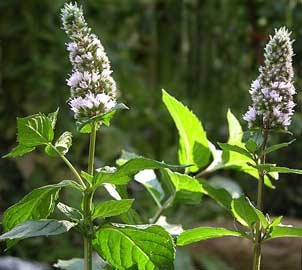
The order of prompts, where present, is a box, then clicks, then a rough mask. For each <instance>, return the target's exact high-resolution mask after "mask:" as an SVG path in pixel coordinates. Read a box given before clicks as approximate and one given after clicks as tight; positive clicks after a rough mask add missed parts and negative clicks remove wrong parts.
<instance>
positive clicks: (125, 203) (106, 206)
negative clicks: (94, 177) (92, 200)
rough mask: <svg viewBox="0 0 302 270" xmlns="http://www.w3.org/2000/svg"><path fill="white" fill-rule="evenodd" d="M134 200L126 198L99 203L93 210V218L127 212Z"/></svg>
mask: <svg viewBox="0 0 302 270" xmlns="http://www.w3.org/2000/svg"><path fill="white" fill-rule="evenodd" d="M133 202H134V200H130V199H126V200H118V201H115V200H109V201H106V202H103V203H100V204H98V205H97V206H96V207H95V209H94V212H93V215H92V218H93V219H95V218H107V217H114V216H118V215H120V214H123V213H125V212H127V211H128V210H129V209H130V208H131V206H132V204H133Z"/></svg>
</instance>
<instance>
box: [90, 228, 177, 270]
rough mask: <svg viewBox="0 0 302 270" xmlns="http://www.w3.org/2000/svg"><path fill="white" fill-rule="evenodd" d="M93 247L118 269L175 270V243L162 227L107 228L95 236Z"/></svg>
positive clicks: (101, 229) (100, 230)
mask: <svg viewBox="0 0 302 270" xmlns="http://www.w3.org/2000/svg"><path fill="white" fill-rule="evenodd" d="M93 246H94V248H95V249H96V251H97V252H98V253H99V254H100V255H101V256H102V257H103V258H105V259H106V260H107V261H108V262H109V263H110V264H112V265H113V266H114V267H116V268H117V269H121V270H123V269H125V270H126V269H129V268H131V267H136V268H137V269H138V270H161V269H167V270H168V269H171V270H172V269H173V260H174V257H175V248H174V245H173V240H172V238H171V236H170V235H169V234H168V233H167V232H166V231H165V230H164V229H163V228H161V227H160V226H144V227H138V226H136V227H130V226H126V225H120V226H118V225H104V226H103V227H102V228H100V229H99V230H98V231H97V232H96V237H95V239H94V240H93Z"/></svg>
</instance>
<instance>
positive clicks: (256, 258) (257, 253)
mask: <svg viewBox="0 0 302 270" xmlns="http://www.w3.org/2000/svg"><path fill="white" fill-rule="evenodd" d="M267 140H268V131H267V130H264V140H263V144H262V147H261V150H262V151H261V152H262V155H261V157H260V164H265V159H266V154H265V150H266V146H267ZM258 173H259V180H258V191H257V208H258V209H259V210H260V211H261V212H262V210H263V197H264V194H263V193H264V172H263V169H258ZM261 242H262V235H261V223H260V221H258V222H257V224H256V236H255V241H254V250H253V270H260V265H261Z"/></svg>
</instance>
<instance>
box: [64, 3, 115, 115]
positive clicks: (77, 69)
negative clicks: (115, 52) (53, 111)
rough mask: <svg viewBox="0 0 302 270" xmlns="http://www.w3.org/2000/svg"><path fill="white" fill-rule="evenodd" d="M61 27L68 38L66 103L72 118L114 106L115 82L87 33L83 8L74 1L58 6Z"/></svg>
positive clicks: (96, 42)
mask: <svg viewBox="0 0 302 270" xmlns="http://www.w3.org/2000/svg"><path fill="white" fill-rule="evenodd" d="M62 22H63V29H64V30H65V32H66V34H67V35H68V37H69V38H70V40H71V41H70V42H69V43H67V50H68V51H69V59H70V62H71V64H72V66H73V70H72V74H71V75H70V77H69V79H67V85H68V86H69V87H70V90H71V99H70V100H69V105H70V107H71V110H72V111H73V112H74V114H75V115H74V116H75V118H76V119H81V118H87V117H92V116H94V115H97V114H101V113H106V112H108V111H109V110H110V109H112V108H113V107H114V106H115V105H116V100H115V98H116V83H115V81H114V79H113V78H112V76H111V73H112V70H111V67H110V62H109V59H108V57H107V55H106V53H105V51H104V47H103V45H102V44H101V42H100V40H99V39H98V38H97V36H96V35H94V34H92V33H91V29H90V28H89V27H88V25H87V23H86V21H85V18H84V16H83V10H82V8H81V7H78V5H77V4H76V3H74V4H73V3H66V4H65V5H64V8H63V9H62Z"/></svg>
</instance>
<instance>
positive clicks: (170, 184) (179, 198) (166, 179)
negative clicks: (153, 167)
mask: <svg viewBox="0 0 302 270" xmlns="http://www.w3.org/2000/svg"><path fill="white" fill-rule="evenodd" d="M162 175H163V180H162V181H163V183H164V185H165V186H166V188H167V190H168V193H169V194H175V195H174V196H175V199H174V200H175V202H180V203H185V204H198V203H199V202H200V200H201V197H202V193H201V187H200V184H199V183H198V181H197V180H196V179H195V178H193V177H190V176H188V175H185V174H180V173H177V172H172V171H170V170H169V169H164V170H162Z"/></svg>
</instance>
